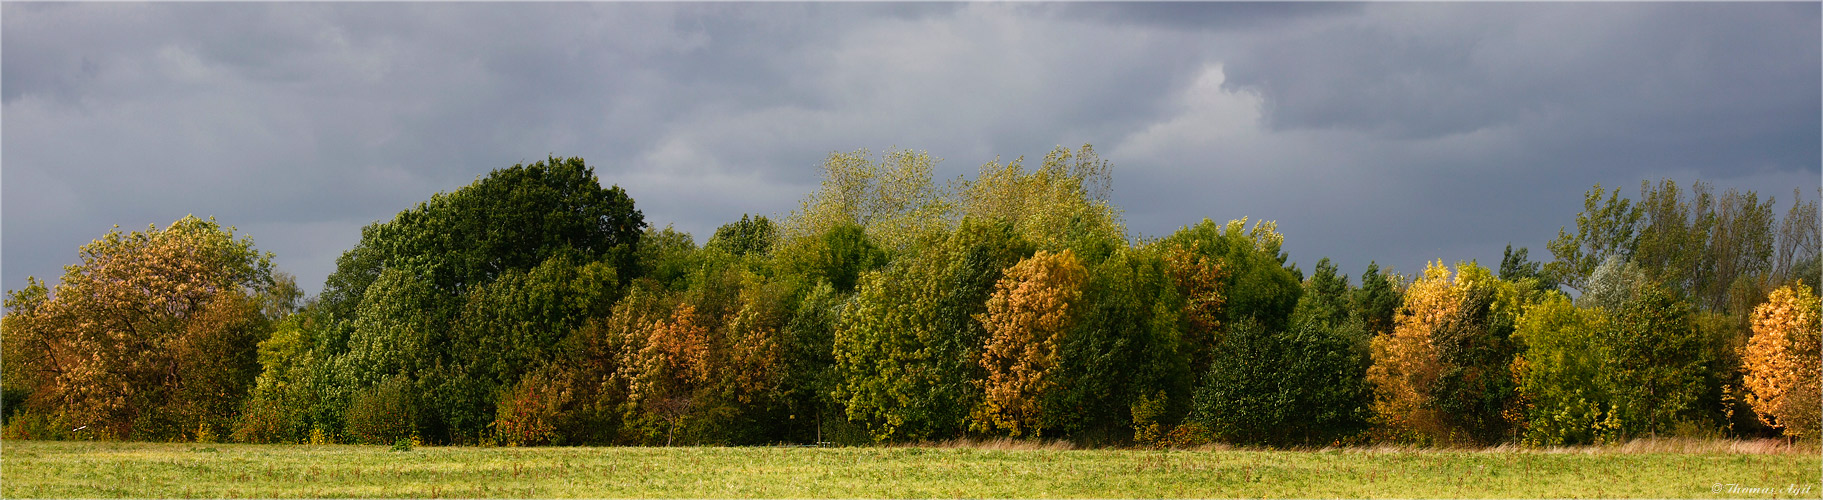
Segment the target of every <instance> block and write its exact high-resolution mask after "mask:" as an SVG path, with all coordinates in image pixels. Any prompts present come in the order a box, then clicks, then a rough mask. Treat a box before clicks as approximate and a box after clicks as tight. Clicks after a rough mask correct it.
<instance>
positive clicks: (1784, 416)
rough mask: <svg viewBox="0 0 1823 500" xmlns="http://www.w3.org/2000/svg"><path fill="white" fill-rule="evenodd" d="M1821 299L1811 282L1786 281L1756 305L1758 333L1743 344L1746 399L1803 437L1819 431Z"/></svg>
mask: <svg viewBox="0 0 1823 500" xmlns="http://www.w3.org/2000/svg"><path fill="white" fill-rule="evenodd" d="M1818 309H1819V303H1818V298H1817V295H1816V294H1815V293H1814V292H1813V291H1811V289H1810V287H1808V286H1804V285H1802V284H1799V285H1797V286H1796V287H1791V286H1787V287H1782V288H1779V289H1778V290H1774V291H1773V292H1772V294H1770V295H1768V296H1767V298H1766V303H1764V304H1761V305H1760V306H1759V307H1756V308H1754V310H1753V336H1752V337H1751V338H1749V339H1748V341H1747V345H1746V346H1744V347H1743V348H1742V350H1741V364H1742V372H1743V373H1742V383H1743V385H1745V388H1746V389H1747V394H1746V398H1745V399H1746V400H1747V402H1748V404H1749V405H1751V406H1752V407H1753V409H1754V411H1755V412H1757V413H1759V416H1760V419H1761V420H1762V421H1763V422H1765V423H1766V424H1767V425H1772V426H1774V427H1784V428H1785V433H1786V434H1787V435H1791V436H1797V437H1815V436H1817V435H1818V430H1819V429H1818V428H1819V420H1820V419H1819V415H1818V413H1819V412H1823V409H1820V408H1819V404H1820V403H1819V400H1818V390H1819V385H1818V379H1819V376H1818V375H1819V370H1823V367H1820V365H1823V359H1820V357H1819V340H1820V339H1819V335H1823V332H1819V322H1818Z"/></svg>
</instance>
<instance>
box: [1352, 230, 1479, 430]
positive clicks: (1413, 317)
mask: <svg viewBox="0 0 1823 500" xmlns="http://www.w3.org/2000/svg"><path fill="white" fill-rule="evenodd" d="M1460 299H1461V297H1460V293H1459V290H1458V289H1457V288H1456V287H1455V286H1452V285H1451V283H1450V272H1449V269H1447V268H1445V267H1444V266H1443V261H1441V260H1439V261H1436V262H1433V263H1431V264H1429V265H1427V266H1425V268H1424V276H1423V277H1421V278H1419V279H1418V280H1417V281H1416V282H1413V283H1412V285H1411V287H1410V288H1409V289H1407V290H1406V292H1405V302H1404V304H1403V306H1402V307H1400V312H1399V315H1398V317H1396V318H1395V319H1394V320H1393V332H1392V334H1391V335H1381V336H1376V337H1374V339H1373V341H1372V350H1373V360H1374V361H1373V365H1372V366H1370V367H1369V368H1368V369H1367V380H1368V382H1370V383H1372V384H1373V386H1374V413H1375V414H1376V415H1378V416H1379V418H1380V419H1381V422H1380V424H1381V425H1382V426H1383V427H1384V429H1385V430H1387V431H1391V432H1392V434H1393V436H1391V437H1394V438H1409V437H1418V436H1438V435H1440V434H1445V433H1446V431H1445V429H1447V428H1448V424H1447V421H1446V419H1445V416H1444V415H1442V414H1440V413H1439V412H1438V411H1437V409H1436V408H1435V407H1434V406H1433V405H1431V404H1430V388H1431V387H1433V386H1434V385H1435V384H1436V382H1437V378H1438V376H1439V375H1440V374H1441V371H1442V369H1443V365H1442V362H1441V361H1440V360H1439V359H1438V353H1437V347H1436V345H1435V344H1434V343H1433V342H1432V339H1431V333H1432V332H1433V331H1436V330H1437V328H1438V327H1439V326H1442V325H1443V323H1444V322H1445V321H1448V320H1449V319H1450V317H1452V316H1453V315H1455V314H1456V308H1457V307H1458V306H1459V305H1460V303H1461V300H1460Z"/></svg>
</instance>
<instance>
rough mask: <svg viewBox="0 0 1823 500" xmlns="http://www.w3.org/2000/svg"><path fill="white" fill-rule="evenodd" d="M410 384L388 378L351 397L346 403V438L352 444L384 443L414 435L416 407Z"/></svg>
mask: <svg viewBox="0 0 1823 500" xmlns="http://www.w3.org/2000/svg"><path fill="white" fill-rule="evenodd" d="M413 397H414V394H412V390H411V381H410V380H407V379H405V378H404V377H398V376H394V377H388V378H387V379H386V380H385V381H383V382H380V383H379V384H378V385H375V386H373V387H369V388H367V389H366V390H362V391H360V392H358V393H356V394H355V396H354V399H353V400H352V401H350V402H349V404H348V417H347V418H348V421H347V424H346V425H347V428H346V429H345V432H347V435H348V438H349V439H350V440H352V441H354V442H356V443H364V444H387V443H391V442H393V441H396V440H398V439H400V438H407V437H411V435H412V434H413V433H414V432H416V427H417V426H416V423H417V405H416V402H415V401H413Z"/></svg>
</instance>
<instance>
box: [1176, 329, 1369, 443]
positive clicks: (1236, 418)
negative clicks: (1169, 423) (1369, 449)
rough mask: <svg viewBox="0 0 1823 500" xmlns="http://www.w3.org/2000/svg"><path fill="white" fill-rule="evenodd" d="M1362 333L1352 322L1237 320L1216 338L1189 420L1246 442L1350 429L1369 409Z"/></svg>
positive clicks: (1330, 437) (1321, 436)
mask: <svg viewBox="0 0 1823 500" xmlns="http://www.w3.org/2000/svg"><path fill="white" fill-rule="evenodd" d="M1365 339H1366V334H1365V332H1364V331H1363V330H1362V328H1361V327H1360V325H1359V323H1354V322H1350V323H1344V324H1343V325H1339V326H1330V325H1328V324H1326V323H1323V322H1321V321H1315V320H1311V321H1302V322H1299V323H1298V324H1297V325H1295V326H1294V328H1293V329H1292V330H1290V331H1270V330H1267V329H1266V328H1265V327H1264V326H1262V325H1260V324H1259V323H1256V322H1253V321H1251V320H1243V321H1241V322H1240V323H1238V324H1235V325H1233V326H1232V327H1231V328H1230V329H1229V331H1228V333H1227V334H1226V335H1225V336H1223V338H1222V340H1221V342H1220V343H1218V344H1217V348H1216V355H1215V359H1214V360H1213V361H1212V362H1211V364H1210V366H1209V374H1208V375H1207V376H1206V377H1205V378H1204V379H1203V380H1204V382H1203V385H1202V386H1201V387H1198V388H1197V391H1196V397H1195V400H1194V401H1195V402H1194V405H1195V409H1194V410H1193V413H1192V414H1191V420H1192V421H1193V422H1195V423H1198V424H1201V425H1202V426H1203V427H1205V428H1207V429H1208V430H1209V433H1210V434H1211V435H1212V436H1214V437H1215V438H1216V439H1220V440H1222V441H1228V442H1232V443H1237V444H1247V445H1257V444H1264V445H1273V446H1288V445H1324V444H1333V443H1335V442H1338V441H1340V440H1342V439H1345V438H1347V437H1349V436H1351V435H1354V434H1357V433H1359V432H1361V431H1362V430H1364V429H1365V428H1366V426H1367V421H1368V417H1369V416H1370V413H1369V410H1368V405H1369V404H1370V402H1371V399H1370V395H1371V393H1370V392H1369V391H1368V388H1367V386H1366V384H1365V381H1364V378H1363V377H1364V376H1365V371H1366V368H1367V352H1366V346H1365V345H1364V343H1365Z"/></svg>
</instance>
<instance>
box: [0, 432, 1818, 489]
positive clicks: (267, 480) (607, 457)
mask: <svg viewBox="0 0 1823 500" xmlns="http://www.w3.org/2000/svg"><path fill="white" fill-rule="evenodd" d="M1820 467H1823V463H1820V462H1819V456H1818V452H1817V450H1816V449H1815V448H1814V447H1812V448H1801V449H1791V448H1786V447H1782V446H1773V445H1769V444H1765V443H1760V444H1747V443H1734V442H1682V443H1680V442H1651V443H1646V444H1644V445H1641V444H1639V443H1635V444H1634V445H1629V446H1625V447H1615V448H1577V449H1563V450H1516V449H1496V450H1411V449H1400V448H1363V449H1338V450H1321V451H1254V450H1207V451H1153V450H1069V449H1046V448H1044V447H1034V446H1021V445H1010V446H1009V445H1006V444H1000V445H995V444H992V443H990V444H988V445H985V446H936V447H863V448H766V447H753V448H709V447H692V448H461V447H421V448H416V449H413V450H411V451H404V452H395V451H391V450H390V449H389V448H388V447H385V446H351V445H332V446H310V445H242V444H207V445H203V444H191V443H170V444H167V443H117V442H43V441H6V442H0V483H3V484H0V496H4V497H6V498H26V497H122V496H130V497H325V496H327V497H1028V498H1029V497H1720V498H1790V497H1800V498H1818V497H1819V496H1820V495H1823V485H1820V484H1819V475H1820V474H1823V472H1820Z"/></svg>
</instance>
